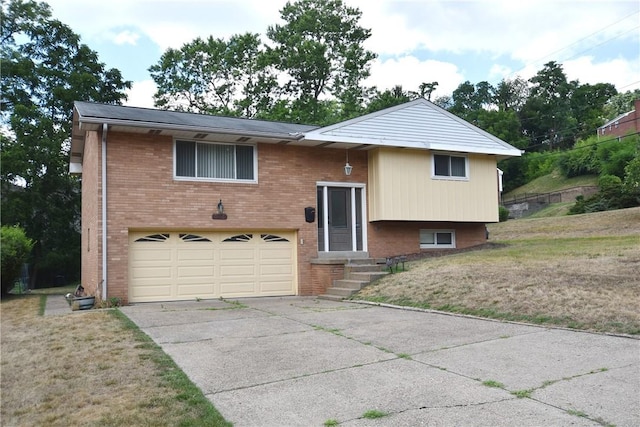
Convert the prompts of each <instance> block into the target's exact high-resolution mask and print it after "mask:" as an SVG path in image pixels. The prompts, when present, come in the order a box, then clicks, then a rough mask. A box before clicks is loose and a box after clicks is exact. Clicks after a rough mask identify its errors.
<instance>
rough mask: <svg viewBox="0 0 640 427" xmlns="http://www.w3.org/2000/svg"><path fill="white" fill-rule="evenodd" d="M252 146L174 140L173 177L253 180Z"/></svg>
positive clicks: (253, 156) (253, 161) (253, 148)
mask: <svg viewBox="0 0 640 427" xmlns="http://www.w3.org/2000/svg"><path fill="white" fill-rule="evenodd" d="M255 157H256V156H255V147H254V146H252V145H238V144H220V143H205V142H195V141H176V146H175V176H176V178H198V179H211V180H230V181H255Z"/></svg>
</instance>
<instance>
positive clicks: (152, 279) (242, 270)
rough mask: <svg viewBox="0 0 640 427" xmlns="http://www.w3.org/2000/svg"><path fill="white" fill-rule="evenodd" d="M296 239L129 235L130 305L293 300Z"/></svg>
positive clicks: (260, 235) (205, 234)
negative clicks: (222, 299)
mask: <svg viewBox="0 0 640 427" xmlns="http://www.w3.org/2000/svg"><path fill="white" fill-rule="evenodd" d="M295 242H296V239H295V233H293V232H273V233H262V232H260V233H246V234H234V233H221V232H196V233H179V232H158V233H155V232H154V233H149V232H132V233H130V246H129V248H130V254H129V300H130V301H131V302H145V301H169V300H180V299H193V298H219V297H241V296H275V295H295V294H296V273H295V272H296V268H295V264H296V263H295V244H294V243H295Z"/></svg>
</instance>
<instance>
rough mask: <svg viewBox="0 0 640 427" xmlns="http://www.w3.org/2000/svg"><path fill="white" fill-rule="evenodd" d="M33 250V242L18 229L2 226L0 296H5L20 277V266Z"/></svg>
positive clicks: (0, 240) (0, 234) (0, 241)
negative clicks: (0, 289)
mask: <svg viewBox="0 0 640 427" xmlns="http://www.w3.org/2000/svg"><path fill="white" fill-rule="evenodd" d="M32 248H33V240H31V239H29V238H28V237H27V235H26V234H25V233H24V230H23V229H22V228H20V227H9V226H2V228H1V229H0V263H1V272H0V274H2V279H1V287H2V292H1V293H2V294H3V295H4V294H7V293H8V292H9V291H10V290H11V288H13V285H14V284H15V282H16V280H18V278H19V277H20V270H21V269H22V265H23V264H24V263H25V262H26V261H27V258H28V257H29V253H30V252H31V249H32Z"/></svg>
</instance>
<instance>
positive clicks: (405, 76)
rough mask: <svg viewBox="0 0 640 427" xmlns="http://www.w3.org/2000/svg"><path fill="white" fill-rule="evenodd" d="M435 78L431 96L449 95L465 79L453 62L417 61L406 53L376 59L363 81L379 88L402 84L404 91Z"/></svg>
mask: <svg viewBox="0 0 640 427" xmlns="http://www.w3.org/2000/svg"><path fill="white" fill-rule="evenodd" d="M434 81H437V82H438V86H437V87H436V90H435V91H434V92H433V94H432V98H431V99H434V98H435V97H438V96H442V95H447V94H450V93H451V92H453V90H454V89H455V88H457V87H458V85H459V84H460V83H462V82H463V81H464V78H463V76H462V74H460V72H459V70H458V67H457V66H456V65H454V64H450V63H446V62H440V61H433V60H426V61H420V60H419V59H417V58H416V57H414V56H411V55H407V56H403V57H400V58H391V59H387V60H384V61H381V60H380V59H377V60H376V62H375V63H374V64H373V66H372V67H371V76H370V77H369V78H368V79H367V80H366V81H365V84H366V85H368V86H377V87H378V90H380V91H384V90H386V89H391V88H393V87H394V86H396V85H401V86H402V88H403V89H404V90H405V91H409V90H411V91H417V90H418V87H419V86H420V84H421V83H424V82H427V83H429V82H434Z"/></svg>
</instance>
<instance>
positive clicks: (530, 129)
mask: <svg viewBox="0 0 640 427" xmlns="http://www.w3.org/2000/svg"><path fill="white" fill-rule="evenodd" d="M529 81H530V82H531V84H532V87H531V94H530V96H529V98H528V99H527V102H526V103H525V105H524V106H523V107H522V110H521V114H520V116H521V122H522V127H523V129H524V130H525V132H526V133H527V135H528V136H529V137H530V138H531V145H530V147H531V148H532V149H535V150H539V151H541V150H546V149H556V148H561V149H566V148H570V147H571V146H573V144H574V142H575V134H576V119H575V118H574V117H573V113H572V110H571V103H570V100H571V96H572V94H573V92H574V90H575V89H576V87H577V86H578V82H577V81H571V82H570V81H568V80H567V76H566V74H565V72H564V70H563V69H562V65H561V64H558V63H557V62H555V61H551V62H548V63H546V64H545V65H544V67H543V68H542V70H540V71H538V73H537V74H536V75H535V76H534V77H532V78H531V79H529Z"/></svg>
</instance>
